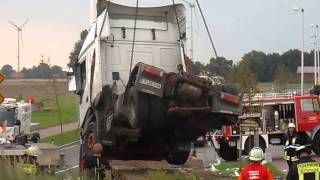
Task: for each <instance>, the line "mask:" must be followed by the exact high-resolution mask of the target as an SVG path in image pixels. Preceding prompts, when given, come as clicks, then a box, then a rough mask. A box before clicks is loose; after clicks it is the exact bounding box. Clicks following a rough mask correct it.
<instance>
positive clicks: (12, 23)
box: [8, 21, 20, 30]
mask: <svg viewBox="0 0 320 180" xmlns="http://www.w3.org/2000/svg"><path fill="white" fill-rule="evenodd" d="M8 23H10V24H11V25H12V26H14V27H16V28H17V29H18V30H19V29H20V27H19V26H17V25H16V24H14V23H13V22H12V21H8Z"/></svg>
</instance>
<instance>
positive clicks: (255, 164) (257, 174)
mask: <svg viewBox="0 0 320 180" xmlns="http://www.w3.org/2000/svg"><path fill="white" fill-rule="evenodd" d="M263 159H264V158H263V150H262V149H261V148H259V147H254V148H252V149H251V151H250V153H249V161H250V163H249V164H248V165H247V166H246V167H244V168H243V169H242V171H241V173H240V176H239V178H238V180H247V179H263V180H273V176H272V173H271V171H270V170H269V169H268V168H267V167H265V166H264V165H262V164H261V162H262V161H263Z"/></svg>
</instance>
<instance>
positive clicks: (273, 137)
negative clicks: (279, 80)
mask: <svg viewBox="0 0 320 180" xmlns="http://www.w3.org/2000/svg"><path fill="white" fill-rule="evenodd" d="M319 105H320V101H319V96H317V95H312V94H309V95H303V96H295V95H294V94H291V93H290V94H289V93H286V94H284V93H264V94H256V95H255V96H254V97H252V98H250V100H249V99H248V98H244V99H243V107H244V112H243V115H242V116H241V117H240V118H239V122H238V123H237V124H236V125H233V126H224V127H223V128H222V130H219V131H217V133H215V135H214V136H213V140H214V142H215V145H216V148H217V149H219V150H220V156H221V157H222V158H223V159H225V160H227V161H230V160H236V159H237V154H238V153H237V152H238V151H239V149H240V148H241V150H243V154H248V153H249V151H250V149H251V148H252V147H253V144H254V140H253V139H254V138H253V133H251V132H250V131H249V130H248V131H242V132H243V133H242V134H243V135H242V143H240V126H239V125H240V123H241V118H242V119H248V118H256V124H257V127H258V131H259V146H260V147H261V148H262V149H263V150H265V149H266V148H268V146H269V145H283V135H284V133H285V132H286V131H287V125H288V123H289V122H292V123H294V124H295V125H296V130H297V132H298V134H299V135H300V138H301V142H302V143H301V144H311V145H312V148H313V151H314V152H315V153H316V154H317V155H320V108H319Z"/></svg>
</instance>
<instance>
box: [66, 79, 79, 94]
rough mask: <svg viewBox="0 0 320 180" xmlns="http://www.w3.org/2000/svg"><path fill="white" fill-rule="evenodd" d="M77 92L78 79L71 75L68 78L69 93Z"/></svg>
mask: <svg viewBox="0 0 320 180" xmlns="http://www.w3.org/2000/svg"><path fill="white" fill-rule="evenodd" d="M75 90H77V86H76V77H75V75H69V76H68V91H69V92H72V91H75Z"/></svg>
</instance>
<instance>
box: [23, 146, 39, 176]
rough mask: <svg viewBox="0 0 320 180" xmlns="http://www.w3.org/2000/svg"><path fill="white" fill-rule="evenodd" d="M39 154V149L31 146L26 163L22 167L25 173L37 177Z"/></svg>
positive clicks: (27, 151)
mask: <svg viewBox="0 0 320 180" xmlns="http://www.w3.org/2000/svg"><path fill="white" fill-rule="evenodd" d="M38 154H39V149H38V148H37V147H34V146H31V147H29V148H28V149H27V150H26V157H25V162H24V164H23V165H22V166H21V168H22V170H23V172H25V173H26V174H30V175H35V174H36V173H37V157H38Z"/></svg>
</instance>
